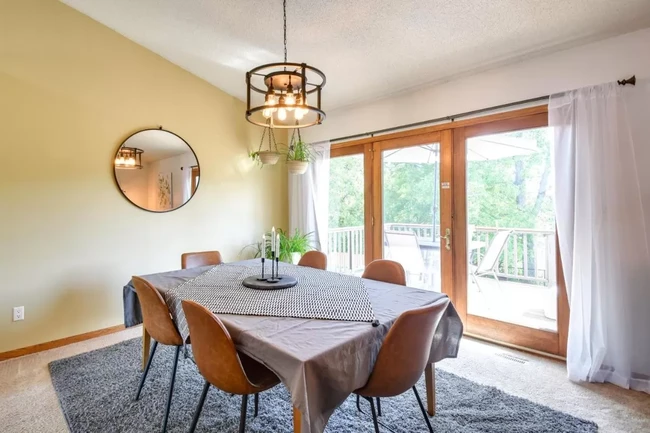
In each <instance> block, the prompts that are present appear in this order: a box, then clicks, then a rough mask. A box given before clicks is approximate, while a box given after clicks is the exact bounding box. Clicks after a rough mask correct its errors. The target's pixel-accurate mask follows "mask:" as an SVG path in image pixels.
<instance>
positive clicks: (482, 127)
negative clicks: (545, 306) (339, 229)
mask: <svg viewBox="0 0 650 433" xmlns="http://www.w3.org/2000/svg"><path fill="white" fill-rule="evenodd" d="M547 125H548V106H547V105H539V106H534V107H528V108H523V109H519V110H512V111H506V112H501V113H495V114H491V115H487V116H481V117H475V118H469V119H463V120H460V121H453V120H452V121H451V122H449V123H443V124H438V125H432V126H427V127H423V128H417V129H409V130H404V131H399V132H395V133H391V134H384V135H380V136H374V137H367V138H361V139H357V140H350V141H347V142H342V143H336V144H333V145H332V146H331V157H338V156H347V155H353V154H363V155H364V200H365V203H364V213H365V216H364V227H365V232H366V233H367V235H366V236H365V248H366V252H367V253H366V264H368V263H369V262H370V261H372V259H373V258H379V257H381V255H382V254H383V247H382V246H383V242H382V235H381V227H382V226H383V221H382V218H383V212H382V201H381V200H382V182H381V157H377V156H376V155H377V152H379V151H380V150H386V149H391V148H392V149H396V148H400V147H409V146H413V145H417V144H418V143H421V140H422V139H423V137H428V140H429V142H432V141H436V142H439V143H440V145H441V172H440V184H441V190H440V200H441V202H440V204H441V209H442V208H443V201H444V203H445V205H446V206H448V207H449V209H451V212H450V213H449V221H447V220H444V219H443V216H442V214H443V213H442V212H441V221H440V226H441V231H442V227H443V225H444V226H447V224H449V226H450V227H451V229H452V251H451V253H450V254H451V255H452V256H451V257H450V260H444V261H443V260H442V254H443V251H442V249H441V265H442V266H449V268H448V269H443V272H442V275H443V281H442V282H441V283H442V286H443V288H445V290H444V291H445V293H447V294H448V295H449V297H450V298H451V300H452V302H453V303H454V305H455V307H456V310H457V311H458V313H459V315H460V317H461V320H462V321H463V323H464V324H465V330H466V331H467V333H468V334H470V335H475V336H478V337H479V338H481V337H482V338H486V339H490V340H497V341H501V342H503V343H505V344H509V345H516V346H521V347H528V348H530V349H534V350H539V351H542V352H546V353H550V354H553V355H559V356H566V345H567V339H568V325H569V304H568V299H567V293H566V286H565V282H564V275H563V271H562V264H561V260H560V254H559V248H557V246H556V272H557V286H558V311H557V316H558V317H557V327H558V332H557V333H551V332H547V331H540V330H536V329H532V328H526V327H523V326H518V325H512V324H509V323H506V322H499V321H496V320H490V319H484V318H481V317H478V316H472V315H468V314H467V279H468V273H467V215H466V209H465V206H463V205H462V203H463V201H464V200H465V197H466V193H467V191H466V184H465V176H466V173H465V171H466V166H465V164H466V161H465V159H466V149H465V140H466V138H467V137H472V136H476V135H483V134H489V133H499V132H508V131H513V130H520V129H530V128H535V127H542V126H547ZM436 134H437V137H438V140H433V138H434V137H436ZM445 146H448V148H445ZM443 158H444V159H445V162H443ZM447 158H449V160H448V161H447V160H446V159H447ZM444 182H449V185H450V188H449V189H445V188H442V185H443V183H444ZM373 216H374V218H373ZM377 216H379V217H380V218H379V219H378V218H377ZM556 244H557V237H556ZM368 252H370V254H368ZM486 321H487V322H486ZM481 328H483V329H484V332H476V331H477V330H480V329H481ZM504 330H512V334H513V335H507V334H509V333H510V332H509V331H507V332H504Z"/></svg>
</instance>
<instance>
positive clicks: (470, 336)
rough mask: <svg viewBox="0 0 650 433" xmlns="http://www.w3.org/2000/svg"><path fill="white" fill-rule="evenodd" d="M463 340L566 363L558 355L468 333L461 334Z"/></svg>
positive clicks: (563, 358)
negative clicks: (480, 342) (481, 342)
mask: <svg viewBox="0 0 650 433" xmlns="http://www.w3.org/2000/svg"><path fill="white" fill-rule="evenodd" d="M463 338H468V339H470V340H476V341H484V342H486V343H491V344H494V345H496V346H502V347H507V348H508V349H515V350H519V351H520V352H526V353H531V354H533V355H537V356H542V357H544V358H548V359H552V360H554V361H560V362H566V358H565V357H562V356H558V355H553V354H551V353H546V352H540V351H539V350H535V349H531V348H529V347H523V346H517V345H516V344H508V343H504V342H503V341H499V340H492V339H491V338H487V337H482V336H480V335H476V334H472V333H470V332H465V333H463Z"/></svg>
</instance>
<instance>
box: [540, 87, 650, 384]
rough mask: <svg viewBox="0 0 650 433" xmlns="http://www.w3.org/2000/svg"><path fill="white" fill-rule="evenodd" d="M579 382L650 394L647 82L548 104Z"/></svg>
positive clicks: (574, 375)
mask: <svg viewBox="0 0 650 433" xmlns="http://www.w3.org/2000/svg"><path fill="white" fill-rule="evenodd" d="M549 124H550V126H551V127H553V128H554V136H555V140H554V151H555V156H554V159H555V176H556V180H555V184H556V212H557V230H558V236H559V241H560V252H561V256H562V265H563V268H564V274H565V279H566V283H567V290H568V293H569V303H570V307H571V318H570V324H569V344H568V353H567V368H568V372H569V378H570V379H571V380H575V381H591V382H612V383H614V384H616V385H619V386H622V387H625V388H632V389H636V390H639V391H645V392H647V393H650V251H649V245H650V82H648V81H641V82H638V83H637V85H636V87H631V86H625V87H623V86H619V85H617V84H615V83H612V84H605V85H601V86H595V87H589V88H584V89H580V90H575V91H572V92H568V93H564V94H561V95H553V96H551V99H550V102H549Z"/></svg>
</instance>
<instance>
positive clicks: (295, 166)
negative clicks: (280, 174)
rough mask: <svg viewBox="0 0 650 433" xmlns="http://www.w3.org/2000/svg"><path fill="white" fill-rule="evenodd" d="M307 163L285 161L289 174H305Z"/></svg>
mask: <svg viewBox="0 0 650 433" xmlns="http://www.w3.org/2000/svg"><path fill="white" fill-rule="evenodd" d="M308 167H309V162H307V161H287V169H288V170H289V174H305V172H306V171H307V168H308Z"/></svg>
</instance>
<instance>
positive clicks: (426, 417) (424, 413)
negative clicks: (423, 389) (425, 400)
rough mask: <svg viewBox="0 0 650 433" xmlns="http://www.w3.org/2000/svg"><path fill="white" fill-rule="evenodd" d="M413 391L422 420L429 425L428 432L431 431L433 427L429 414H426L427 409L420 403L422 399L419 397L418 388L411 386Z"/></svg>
mask: <svg viewBox="0 0 650 433" xmlns="http://www.w3.org/2000/svg"><path fill="white" fill-rule="evenodd" d="M413 392H414V393H415V398H417V400H418V405H419V406H420V410H421V411H422V415H424V420H425V421H426V422H427V427H429V432H431V433H433V427H432V426H431V421H430V420H429V415H428V414H427V411H426V410H425V409H424V405H423V404H422V400H421V399H420V394H418V390H417V389H416V388H415V386H413Z"/></svg>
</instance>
